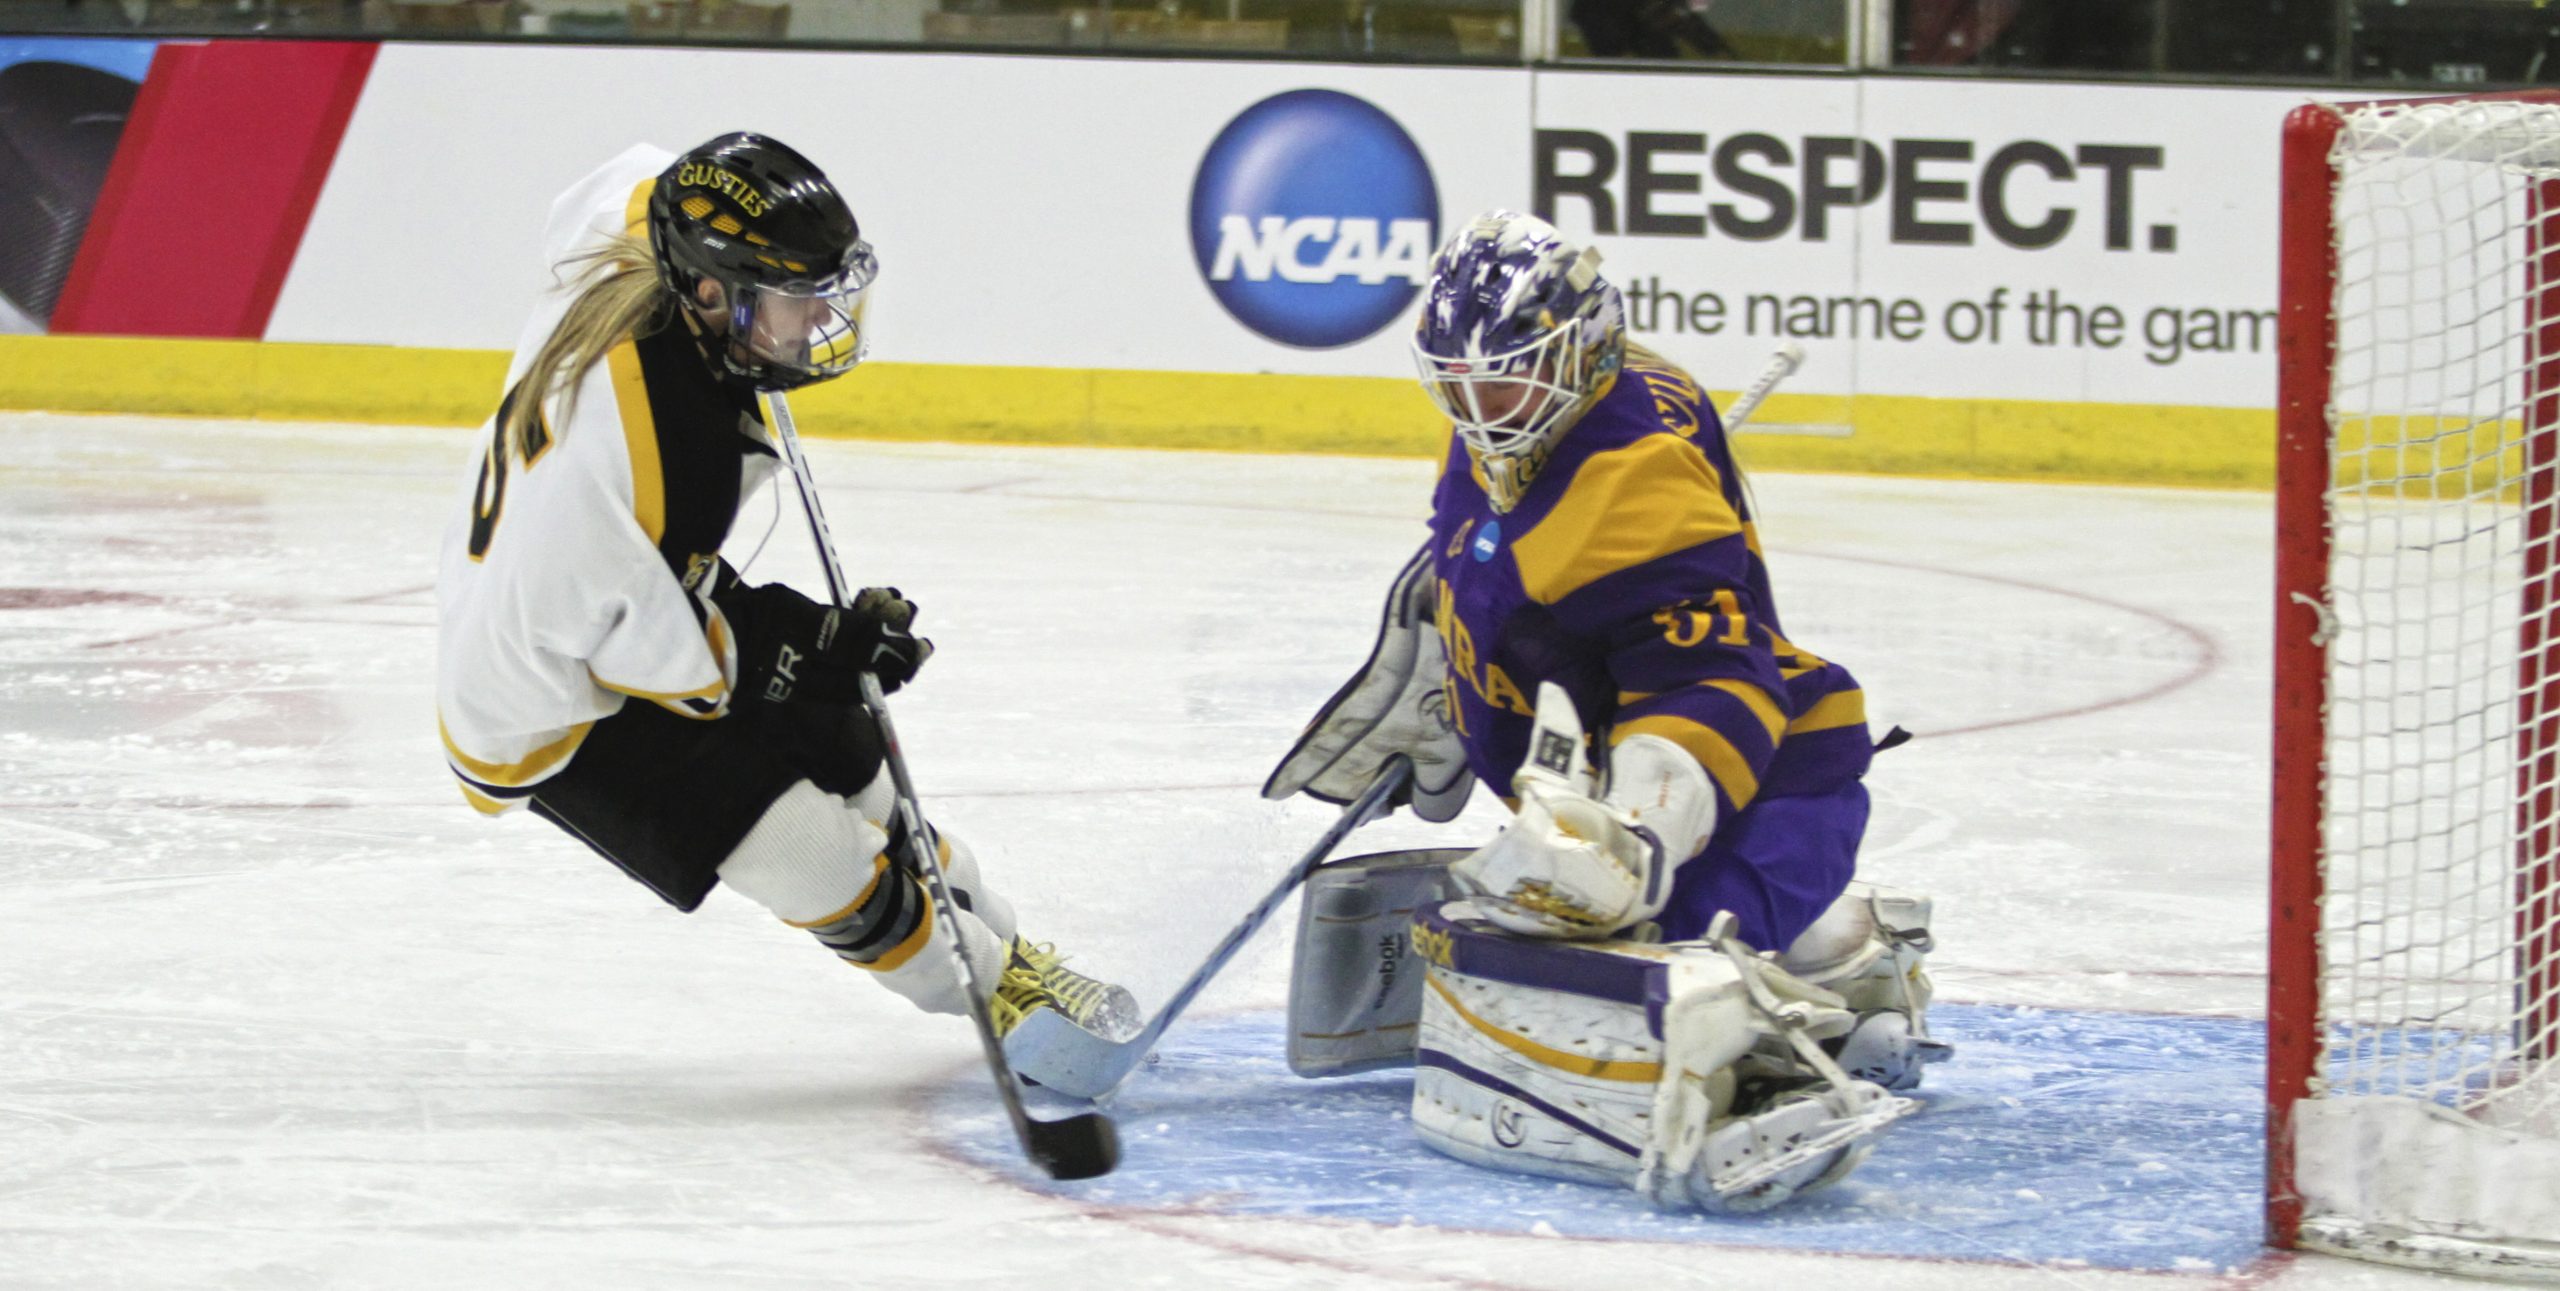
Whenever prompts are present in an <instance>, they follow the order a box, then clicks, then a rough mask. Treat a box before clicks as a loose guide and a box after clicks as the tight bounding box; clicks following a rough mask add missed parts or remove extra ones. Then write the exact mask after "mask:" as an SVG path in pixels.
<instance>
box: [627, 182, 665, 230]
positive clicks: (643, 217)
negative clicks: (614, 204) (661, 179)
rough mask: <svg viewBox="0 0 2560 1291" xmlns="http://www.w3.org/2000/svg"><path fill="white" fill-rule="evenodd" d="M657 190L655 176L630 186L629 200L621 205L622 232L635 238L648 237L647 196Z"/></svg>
mask: <svg viewBox="0 0 2560 1291" xmlns="http://www.w3.org/2000/svg"><path fill="white" fill-rule="evenodd" d="M657 189H658V177H657V176H655V175H651V176H650V177H648V178H647V179H644V180H641V181H640V182H639V183H637V184H634V185H632V186H631V198H630V200H629V201H626V202H624V203H623V204H622V220H623V223H622V231H623V232H625V233H628V234H630V235H631V236H633V237H635V238H645V237H647V236H649V194H651V193H654V192H656V191H657Z"/></svg>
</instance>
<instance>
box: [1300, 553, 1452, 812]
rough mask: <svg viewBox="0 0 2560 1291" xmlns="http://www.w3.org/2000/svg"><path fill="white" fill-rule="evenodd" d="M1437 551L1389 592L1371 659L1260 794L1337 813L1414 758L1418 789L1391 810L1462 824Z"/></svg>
mask: <svg viewBox="0 0 2560 1291" xmlns="http://www.w3.org/2000/svg"><path fill="white" fill-rule="evenodd" d="M1432 589H1433V584H1432V581H1431V547H1430V545H1429V544H1427V543H1426V544H1424V545H1423V547H1422V549H1421V550H1420V551H1417V552H1415V553H1414V554H1413V558H1412V559H1411V560H1408V561H1406V562H1405V566H1404V569H1403V571H1402V572H1400V573H1398V574H1397V575H1396V581H1395V586H1393V587H1391V588H1389V589H1387V605H1386V610H1385V612H1384V613H1382V614H1381V615H1380V616H1379V619H1378V641H1377V644H1376V645H1375V646H1373V647H1371V649H1370V651H1369V660H1368V662H1367V663H1364V664H1362V665H1361V666H1360V671H1359V672H1357V673H1354V674H1352V677H1351V680H1349V681H1346V682H1344V683H1343V684H1342V688H1341V689H1340V690H1337V691H1335V692H1334V693H1333V698H1331V699H1328V700H1326V701H1325V705H1324V707H1323V708H1322V709H1319V710H1318V711H1317V712H1316V715H1315V720H1313V721H1311V722H1308V723H1307V729H1306V730H1305V731H1303V732H1301V733H1300V734H1299V736H1298V742H1297V743H1296V744H1295V745H1293V746H1291V747H1290V749H1289V752H1288V754H1287V756H1285V757H1283V758H1281V759H1280V765H1279V766H1278V767H1275V768H1273V770H1272V772H1271V778H1270V779H1269V780H1267V781H1265V782H1263V786H1262V796H1263V797H1265V798H1268V799H1270V800H1272V801H1273V802H1278V801H1280V800H1281V799H1284V798H1287V797H1289V796H1290V795H1292V794H1297V793H1304V794H1306V795H1307V796H1309V797H1311V798H1315V799H1317V800H1319V801H1323V802H1329V803H1333V804H1335V805H1336V806H1339V805H1341V804H1344V803H1348V802H1350V801H1351V800H1353V799H1355V798H1357V797H1359V796H1360V793H1361V791H1362V790H1364V789H1366V788H1368V787H1369V782H1370V781H1371V780H1373V779H1375V778H1376V777H1377V774H1378V769H1379V768H1380V767H1382V766H1384V765H1385V764H1386V761H1387V759H1388V758H1389V757H1392V756H1394V755H1395V754H1398V753H1401V754H1403V755H1405V756H1406V757H1408V758H1410V759H1412V760H1413V788H1412V789H1411V791H1410V793H1409V795H1407V796H1399V797H1397V798H1396V799H1395V800H1394V802H1393V803H1392V804H1391V805H1393V806H1399V807H1401V806H1407V805H1410V806H1411V807H1412V808H1413V814H1415V815H1417V816H1420V817H1422V818H1423V819H1424V820H1428V821H1431V822H1433V823H1435V824H1436V823H1439V822H1442V821H1450V820H1455V819H1457V817H1458V812H1459V811H1460V810H1461V809H1463V808H1464V807H1465V806H1466V805H1467V795H1468V794H1469V793H1471V792H1473V791H1474V789H1475V787H1476V780H1475V775H1474V773H1473V772H1471V771H1469V770H1468V769H1467V750H1466V746H1465V745H1463V744H1462V743H1460V742H1459V739H1458V733H1457V731H1456V729H1455V728H1453V727H1452V726H1451V725H1450V722H1449V700H1448V695H1447V694H1446V693H1445V692H1444V691H1443V690H1442V689H1441V685H1442V682H1443V680H1444V679H1445V678H1446V677H1447V675H1448V663H1447V655H1446V654H1445V653H1444V652H1443V651H1442V649H1441V646H1440V633H1439V632H1438V631H1437V630H1436V629H1435V628H1434V627H1433V626H1432V621H1431V613H1432V606H1433V597H1432Z"/></svg>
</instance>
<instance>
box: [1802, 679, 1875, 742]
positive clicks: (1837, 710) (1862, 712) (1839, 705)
mask: <svg viewBox="0 0 2560 1291" xmlns="http://www.w3.org/2000/svg"><path fill="white" fill-rule="evenodd" d="M1866 720H1867V692H1865V691H1863V690H1844V691H1841V692H1840V693H1838V694H1836V695H1825V696H1823V697H1822V698H1821V699H1820V700H1818V701H1816V702H1815V704H1814V706H1813V707H1811V708H1808V709H1806V710H1804V715H1803V716H1801V717H1798V718H1797V719H1796V720H1794V721H1792V722H1789V723H1787V734H1789V735H1804V734H1808V733H1811V732H1813V731H1830V730H1837V729H1839V728H1840V727H1843V726H1857V725H1860V724H1862V723H1864V722H1865V721H1866Z"/></svg>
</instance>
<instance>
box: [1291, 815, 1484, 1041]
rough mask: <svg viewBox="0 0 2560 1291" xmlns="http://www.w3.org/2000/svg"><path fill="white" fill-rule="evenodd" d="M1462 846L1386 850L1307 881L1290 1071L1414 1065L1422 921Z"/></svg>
mask: <svg viewBox="0 0 2560 1291" xmlns="http://www.w3.org/2000/svg"><path fill="white" fill-rule="evenodd" d="M1466 854H1467V853H1466V851H1465V849H1463V848H1439V849H1434V850H1427V851H1413V852H1384V853H1380V854H1377V855H1374V856H1355V857H1350V858H1348V859H1345V860H1340V861H1335V862H1333V863H1331V864H1329V865H1325V866H1323V867H1321V868H1319V869H1317V870H1316V872H1315V873H1313V874H1310V875H1308V876H1307V883H1306V888H1305V895H1304V897H1303V899H1302V900H1301V901H1300V902H1299V905H1298V943H1297V949H1296V953H1295V954H1294V955H1293V956H1292V958H1291V960H1290V967H1289V1070H1291V1071H1293V1072H1296V1073H1297V1074H1299V1075H1301V1076H1309V1077H1314V1076H1348V1075H1351V1074H1353V1073H1356V1072H1363V1071H1375V1070H1377V1069H1378V1068H1381V1067H1403V1066H1408V1065H1410V1064H1411V1063H1412V1062H1413V1037H1414V1031H1415V1028H1416V1027H1418V1026H1419V1025H1420V1023H1421V1020H1422V995H1423V984H1422V983H1423V965H1422V961H1421V960H1419V959H1417V958H1415V957H1414V955H1413V952H1412V944H1411V939H1410V937H1409V936H1408V933H1409V931H1410V930H1411V928H1412V926H1413V916H1414V913H1415V912H1416V911H1417V910H1420V909H1422V908H1423V907H1424V906H1427V905H1433V904H1437V903H1438V902H1439V901H1441V900H1444V899H1446V897H1447V895H1448V894H1447V892H1446V887H1447V882H1448V870H1449V865H1450V863H1451V862H1453V861H1455V860H1457V859H1458V858H1459V857H1462V856H1465V855H1466Z"/></svg>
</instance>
